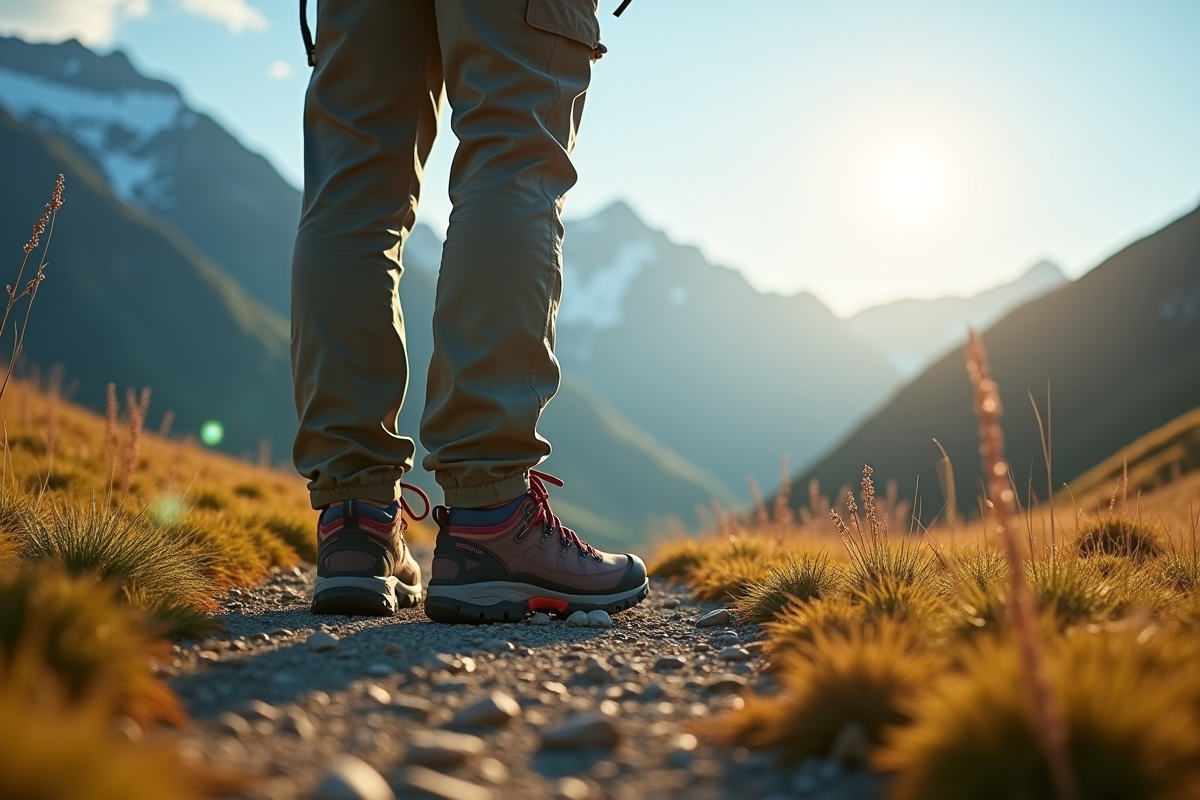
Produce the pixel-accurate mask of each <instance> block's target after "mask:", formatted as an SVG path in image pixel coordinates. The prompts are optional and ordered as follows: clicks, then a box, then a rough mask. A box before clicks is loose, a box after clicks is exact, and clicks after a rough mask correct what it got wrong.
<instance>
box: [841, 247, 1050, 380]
mask: <svg viewBox="0 0 1200 800" xmlns="http://www.w3.org/2000/svg"><path fill="white" fill-rule="evenodd" d="M1066 282H1067V277H1066V276H1065V275H1063V272H1062V270H1061V269H1059V268H1058V266H1057V265H1055V264H1053V263H1051V262H1049V261H1040V262H1038V263H1037V264H1035V265H1033V266H1032V267H1030V268H1029V269H1028V270H1027V271H1026V272H1025V273H1024V274H1023V275H1021V277H1019V278H1017V279H1016V280H1015V281H1012V282H1011V283H1006V284H1003V285H1001V286H997V287H995V288H993V289H989V290H987V291H985V292H980V293H979V294H976V295H974V296H972V297H939V298H935V299H933V300H897V301H895V302H892V303H887V304H885V305H881V306H874V307H872V308H867V309H864V310H863V311H860V312H858V313H857V314H855V315H854V316H853V317H851V318H850V320H849V322H850V327H851V328H852V329H853V331H854V332H855V333H856V334H858V336H859V337H861V338H862V340H863V341H865V342H867V343H868V344H870V345H871V346H872V347H874V348H875V349H877V350H880V351H882V352H883V354H884V355H885V356H886V357H887V359H888V361H889V362H890V363H891V364H892V366H893V367H895V368H896V369H897V370H898V371H899V372H900V374H901V375H903V376H904V377H905V379H910V378H914V377H916V376H917V375H919V374H920V373H921V371H922V370H923V369H925V367H927V366H929V365H930V364H931V363H933V362H934V361H935V360H936V359H937V358H938V357H939V356H941V355H943V354H945V353H946V352H947V351H948V350H951V349H953V348H954V347H955V346H957V345H961V344H962V343H963V342H964V341H966V334H967V328H968V327H971V328H975V329H976V330H985V329H987V328H990V327H991V326H992V324H993V323H995V322H996V321H997V320H999V319H1000V318H1001V317H1003V316H1004V315H1005V314H1007V313H1008V312H1009V311H1011V310H1012V309H1014V308H1016V307H1017V306H1019V305H1021V304H1022V303H1025V302H1027V301H1029V300H1032V299H1033V298H1035V297H1040V296H1041V295H1043V294H1046V293H1047V292H1050V291H1053V290H1054V289H1057V288H1058V287H1059V286H1062V285H1063V284H1064V283H1066Z"/></svg>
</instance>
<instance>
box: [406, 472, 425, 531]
mask: <svg viewBox="0 0 1200 800" xmlns="http://www.w3.org/2000/svg"><path fill="white" fill-rule="evenodd" d="M405 489H408V490H409V491H413V492H416V493H417V494H418V495H419V496H420V497H421V499H422V500H423V501H424V502H425V510H424V511H423V512H421V516H417V514H416V512H415V511H413V510H412V506H410V505H409V504H408V501H407V500H405V499H404V490H405ZM430 507H431V505H430V502H429V495H427V494H425V492H423V491H421V487H420V486H413V485H412V484H411V483H405V482H404V481H400V525H401V527H402V528H407V527H408V523H407V522H405V520H404V514H405V513H406V512H407V513H408V515H409V516H410V517H412V520H413V522H420V521H421V520H423V519H425V518H426V517H428V516H429V509H430Z"/></svg>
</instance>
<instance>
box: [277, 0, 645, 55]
mask: <svg viewBox="0 0 1200 800" xmlns="http://www.w3.org/2000/svg"><path fill="white" fill-rule="evenodd" d="M626 2H627V3H628V0H626ZM300 35H301V36H303V37H304V51H305V52H306V53H308V65H309V66H310V67H315V66H316V65H317V62H316V61H315V60H314V59H313V54H314V53H315V52H316V50H317V46H316V45H315V44H313V37H312V31H311V30H309V29H308V0H300Z"/></svg>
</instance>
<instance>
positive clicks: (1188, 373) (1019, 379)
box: [793, 209, 1200, 510]
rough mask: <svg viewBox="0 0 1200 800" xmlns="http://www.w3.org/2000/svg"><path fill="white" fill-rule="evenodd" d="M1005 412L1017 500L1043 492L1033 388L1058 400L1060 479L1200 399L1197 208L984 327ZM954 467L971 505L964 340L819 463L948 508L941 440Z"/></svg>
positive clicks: (809, 475) (835, 481)
mask: <svg viewBox="0 0 1200 800" xmlns="http://www.w3.org/2000/svg"><path fill="white" fill-rule="evenodd" d="M983 338H984V343H985V345H986V347H987V350H988V353H989V356H990V359H991V366H992V371H993V375H994V377H995V378H996V380H997V381H998V383H999V384H1000V389H1001V392H1002V400H1003V403H1004V408H1005V415H1004V430H1005V441H1006V445H1007V455H1008V458H1009V461H1010V463H1011V465H1012V468H1013V472H1014V479H1015V483H1016V485H1017V487H1018V488H1019V489H1020V492H1021V495H1022V497H1024V496H1025V495H1026V493H1027V491H1028V487H1030V486H1032V489H1033V491H1034V492H1035V493H1036V492H1039V491H1040V493H1041V494H1043V495H1044V493H1045V492H1044V488H1045V486H1046V478H1045V469H1044V466H1043V464H1042V462H1043V458H1042V451H1041V440H1040V438H1039V434H1038V427H1037V420H1036V418H1035V416H1034V414H1033V411H1032V408H1031V405H1030V401H1029V398H1028V396H1027V393H1028V392H1032V394H1033V396H1034V397H1035V398H1036V399H1037V400H1038V402H1039V404H1040V406H1041V408H1042V413H1043V415H1045V413H1046V393H1047V385H1048V384H1049V389H1050V394H1051V400H1052V432H1051V436H1052V449H1053V462H1054V466H1053V469H1054V483H1055V485H1056V486H1060V485H1061V484H1062V482H1063V481H1069V480H1072V479H1074V478H1075V477H1077V476H1079V475H1081V474H1082V473H1083V472H1084V471H1085V470H1087V469H1089V468H1091V467H1092V466H1094V465H1096V464H1098V463H1100V462H1101V461H1102V460H1103V459H1105V458H1107V457H1108V456H1110V455H1111V454H1112V453H1115V452H1119V451H1120V450H1121V448H1123V447H1125V446H1126V445H1127V444H1128V443H1129V442H1132V441H1134V440H1135V439H1137V438H1138V437H1140V436H1142V435H1144V434H1147V433H1149V432H1150V431H1153V430H1155V429H1156V428H1159V427H1160V426H1162V425H1165V424H1166V423H1168V422H1169V421H1170V420H1172V419H1174V418H1176V417H1178V416H1179V415H1181V414H1183V413H1184V412H1186V411H1189V410H1191V409H1193V408H1195V407H1196V406H1197V405H1200V209H1197V210H1195V211H1192V212H1191V213H1189V214H1187V215H1185V216H1183V217H1181V218H1180V219H1178V220H1176V221H1175V222H1173V223H1171V224H1170V225H1167V226H1166V227H1165V228H1163V229H1162V230H1160V231H1158V232H1156V233H1154V234H1151V235H1150V236H1147V237H1145V238H1144V239H1141V240H1139V241H1137V242H1135V243H1133V244H1131V245H1129V246H1128V247H1126V248H1124V249H1123V250H1121V251H1120V252H1118V253H1116V254H1115V255H1113V256H1112V257H1110V258H1109V259H1107V260H1106V261H1104V262H1103V263H1102V264H1100V265H1099V266H1097V267H1096V268H1095V269H1093V270H1092V271H1091V272H1089V273H1088V274H1086V275H1085V276H1083V277H1082V278H1080V279H1079V280H1077V281H1075V282H1074V283H1071V284H1069V285H1066V286H1062V287H1061V288H1059V289H1058V290H1056V291H1053V292H1051V293H1050V294H1048V295H1045V296H1043V297H1040V298H1038V299H1036V300H1032V301H1030V302H1028V303H1026V304H1025V305H1022V306H1021V307H1019V308H1017V309H1016V310H1014V311H1012V312H1010V313H1009V314H1008V315H1007V316H1005V317H1004V318H1003V319H1002V320H1000V321H999V322H998V323H996V324H995V325H994V326H993V327H992V328H991V329H989V330H988V331H986V332H985V333H984V335H983ZM934 438H936V439H937V440H938V441H939V442H941V444H942V445H943V446H944V447H945V448H946V450H947V452H948V454H949V455H950V457H951V461H952V463H953V465H954V476H955V482H956V485H957V488H958V496H959V498H960V505H961V506H962V507H963V510H967V509H972V508H974V504H975V496H976V494H977V491H976V489H977V487H978V486H979V485H980V484H979V466H978V464H979V451H978V440H977V427H976V422H975V419H974V417H973V415H972V411H971V388H970V386H969V384H968V381H967V376H966V369H965V366H964V354H963V350H962V348H961V347H960V348H957V349H955V350H954V351H953V352H951V353H948V354H947V355H945V356H944V357H942V358H941V359H940V360H939V361H938V362H937V363H935V364H934V365H933V366H931V367H930V368H929V369H927V370H926V371H925V372H924V373H922V374H921V376H920V377H918V378H917V379H916V380H914V381H913V382H912V383H910V384H909V385H907V386H906V387H904V389H902V390H901V391H900V392H899V393H898V394H897V395H896V396H895V397H894V398H893V399H892V400H891V401H890V402H889V403H888V404H887V405H886V406H884V407H883V408H882V409H881V410H880V411H879V412H878V413H876V414H875V415H874V416H872V417H871V418H870V419H869V420H868V421H866V422H865V423H864V424H863V425H862V426H860V427H859V428H858V429H857V430H856V431H855V432H854V433H853V434H852V435H851V436H850V437H849V438H848V439H846V440H845V441H844V442H842V443H841V444H840V445H838V446H837V447H836V448H834V449H833V450H832V451H831V452H830V453H829V454H828V455H826V456H825V457H824V458H823V459H821V460H820V461H819V462H818V463H816V464H815V466H813V467H812V468H811V469H808V470H806V471H805V472H804V473H803V474H801V475H800V476H798V480H797V481H796V484H795V488H796V491H794V492H793V496H806V494H805V492H800V491H798V489H799V488H800V487H804V486H807V482H808V481H809V480H810V479H814V478H815V479H817V480H819V481H820V482H821V485H822V486H823V487H824V488H825V489H826V490H829V489H832V488H834V487H836V486H841V485H843V484H854V483H856V482H857V478H858V476H859V474H860V473H861V470H862V467H863V465H864V464H870V465H871V466H872V467H873V468H874V469H875V473H876V475H877V476H878V477H879V478H880V479H882V480H886V479H889V478H890V479H896V480H898V481H899V483H900V487H901V492H902V493H903V492H906V491H907V492H911V491H913V488H914V486H915V485H916V482H917V479H918V476H920V477H921V490H922V494H923V495H924V497H925V498H926V499H925V508H926V509H931V508H936V507H937V506H938V505H940V504H941V502H942V501H941V500H940V499H937V500H936V502H935V501H934V499H935V498H939V496H940V495H939V492H938V490H937V485H938V484H937V480H936V477H935V475H936V472H935V470H934V464H935V462H936V461H937V459H938V458H939V455H940V454H939V453H938V450H937V448H936V447H935V446H934V444H933V441H932V439H934Z"/></svg>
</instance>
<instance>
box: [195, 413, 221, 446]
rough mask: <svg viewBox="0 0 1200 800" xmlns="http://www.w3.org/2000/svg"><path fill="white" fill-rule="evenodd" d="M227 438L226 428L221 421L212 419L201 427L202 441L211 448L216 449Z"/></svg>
mask: <svg viewBox="0 0 1200 800" xmlns="http://www.w3.org/2000/svg"><path fill="white" fill-rule="evenodd" d="M224 438H225V426H224V425H222V424H221V423H220V421H219V420H215V419H210V420H209V421H208V422H206V423H204V424H203V425H201V426H200V441H202V442H204V443H205V444H206V445H208V446H209V447H216V446H217V445H219V444H220V443H221V440H222V439H224Z"/></svg>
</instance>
